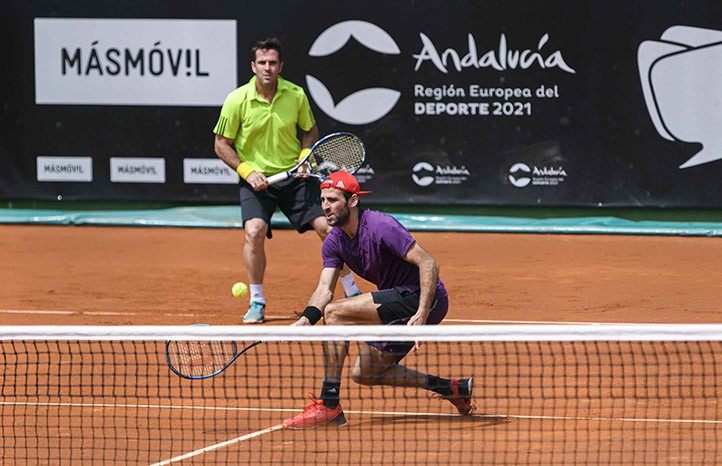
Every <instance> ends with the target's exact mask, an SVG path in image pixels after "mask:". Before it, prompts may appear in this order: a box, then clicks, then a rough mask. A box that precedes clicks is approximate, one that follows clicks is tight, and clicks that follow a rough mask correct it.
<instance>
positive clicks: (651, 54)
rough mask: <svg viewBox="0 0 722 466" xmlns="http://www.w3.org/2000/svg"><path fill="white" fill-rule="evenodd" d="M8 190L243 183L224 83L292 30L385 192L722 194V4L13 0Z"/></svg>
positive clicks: (171, 196) (368, 177) (287, 54)
mask: <svg viewBox="0 0 722 466" xmlns="http://www.w3.org/2000/svg"><path fill="white" fill-rule="evenodd" d="M6 13H7V14H6V15H4V17H3V20H2V21H3V22H4V24H3V26H4V27H3V31H4V32H3V33H2V34H4V36H5V41H4V43H5V44H6V48H7V49H8V50H7V56H8V60H7V62H6V66H8V68H9V69H8V73H7V77H8V80H9V90H10V92H8V93H6V96H4V97H3V99H4V105H3V114H2V133H3V134H2V136H3V137H2V141H0V161H1V162H2V165H1V166H2V169H0V198H3V199H56V198H62V199H88V200H136V201H169V202H221V203H230V202H236V200H237V197H238V189H237V184H238V182H239V178H238V176H237V175H236V174H235V172H234V171H233V170H232V169H230V168H229V167H227V166H226V165H225V164H224V163H223V162H221V161H220V160H219V159H218V158H217V157H216V156H215V153H214V149H213V133H212V130H213V127H214V126H215V123H216V121H217V119H218V115H219V112H220V107H221V105H222V103H223V100H224V99H225V96H226V95H227V94H228V93H229V92H231V91H232V90H233V89H235V88H236V87H238V86H240V85H242V84H244V83H246V82H247V81H248V80H249V79H250V77H251V76H252V74H251V70H250V59H251V57H250V48H251V46H252V45H253V43H254V42H255V41H257V40H259V39H265V38H266V37H270V36H276V37H279V38H280V39H281V41H282V42H283V44H284V57H283V59H284V68H283V72H282V75H283V77H284V78H286V79H288V80H290V81H291V82H294V83H295V84H298V85H300V86H302V87H303V88H304V89H305V91H306V93H307V95H308V97H309V101H310V103H311V107H312V110H313V112H314V115H315V117H316V120H317V124H318V127H319V130H320V133H321V135H325V134H329V133H332V132H336V131H348V132H352V133H355V134H357V135H358V136H359V137H361V139H362V140H363V141H364V143H365V144H366V148H367V161H366V163H365V165H364V166H363V167H362V168H361V169H360V170H359V172H358V173H357V177H358V178H359V180H360V181H361V182H362V183H363V185H364V187H365V188H368V189H370V190H372V191H373V192H374V194H373V196H369V197H368V198H366V199H364V202H366V203H369V204H374V203H388V204H410V205H411V204H417V205H419V204H425V205H472V206H487V205H488V206H492V205H504V206H615V207H645V206H648V207H690V208H703V207H719V206H722V201H721V199H722V197H721V196H720V189H719V187H718V183H717V182H716V181H715V178H716V176H715V174H716V173H717V172H722V160H721V159H722V131H720V130H719V128H720V127H722V66H721V65H720V64H722V19H720V18H722V4H719V3H718V2H712V1H704V0H700V1H698V2H683V1H670V2H664V3H662V4H661V3H660V2H655V1H652V0H646V1H642V0H632V1H622V0H612V1H610V2H604V3H603V4H601V3H598V2H578V1H574V0H551V1H548V2H536V1H531V0H511V1H504V2H501V1H465V0H451V1H449V2H446V3H444V4H443V5H442V4H438V3H433V2H414V1H397V2H390V3H389V2H381V1H376V0H369V1H367V2H363V4H354V3H351V4H345V3H340V2H331V1H328V0H311V1H309V2H303V3H299V2H281V3H279V4H277V5H276V4H274V8H273V11H270V10H269V8H268V7H267V6H264V5H261V4H257V3H245V2H237V3H232V4H229V3H228V2H221V1H216V0H209V1H208V2H205V3H204V4H203V5H202V6H200V5H198V4H197V3H196V2H186V1H176V2H152V3H150V4H148V3H147V2H135V1H130V2H124V3H123V5H118V4H116V3H111V2H104V1H100V2H98V1H96V2H90V1H85V0H82V1H78V2H72V3H70V4H66V3H62V2H44V3H41V4H37V3H34V2H31V3H29V4H28V3H27V2H22V1H20V0H11V1H10V6H9V7H8V8H7V12H6Z"/></svg>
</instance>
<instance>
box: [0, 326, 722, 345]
mask: <svg viewBox="0 0 722 466" xmlns="http://www.w3.org/2000/svg"><path fill="white" fill-rule="evenodd" d="M0 340H93V341H95V340H118V341H122V340H145V341H152V340H237V341H247V340H266V341H292V340H293V341H322V340H332V341H346V340H350V341H378V340H385V341H410V340H414V341H722V324H582V325H577V324H575V325H557V324H555V325H548V324H540V325H529V324H525V325H438V326H437V325H424V326H410V327H407V326H395V325H394V326H381V325H368V326H366V325H359V326H316V327H291V326H265V327H251V326H234V325H218V326H195V325H192V326H175V325H167V326H155V325H147V326H146V325H129V326H93V325H88V326H71V325H49V326H40V325H29V326H23V325H17V326H12V325H10V326H1V327H0Z"/></svg>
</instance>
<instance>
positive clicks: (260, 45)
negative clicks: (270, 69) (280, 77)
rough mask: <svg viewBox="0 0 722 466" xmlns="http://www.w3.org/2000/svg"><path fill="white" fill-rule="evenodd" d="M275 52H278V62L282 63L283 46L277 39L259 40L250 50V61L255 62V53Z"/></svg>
mask: <svg viewBox="0 0 722 466" xmlns="http://www.w3.org/2000/svg"><path fill="white" fill-rule="evenodd" d="M258 50H275V51H276V52H278V61H283V46H282V45H281V41H280V40H278V38H277V37H269V38H267V39H266V40H259V41H258V42H256V43H255V44H254V45H253V47H252V48H251V61H252V62H255V61H256V51H258Z"/></svg>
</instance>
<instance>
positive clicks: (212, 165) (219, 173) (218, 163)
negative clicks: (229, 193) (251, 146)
mask: <svg viewBox="0 0 722 466" xmlns="http://www.w3.org/2000/svg"><path fill="white" fill-rule="evenodd" d="M239 180H240V177H239V176H238V173H236V172H235V171H233V170H231V169H230V168H229V167H228V165H226V164H225V163H223V161H222V160H221V159H183V182H184V183H186V184H238V181H239Z"/></svg>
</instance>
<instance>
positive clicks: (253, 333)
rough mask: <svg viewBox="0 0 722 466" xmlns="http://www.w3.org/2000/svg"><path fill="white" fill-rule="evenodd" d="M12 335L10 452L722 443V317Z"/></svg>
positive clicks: (668, 453) (670, 449)
mask: <svg viewBox="0 0 722 466" xmlns="http://www.w3.org/2000/svg"><path fill="white" fill-rule="evenodd" d="M168 341H170V342H174V343H173V344H172V345H168V344H167V342H168ZM256 341H262V342H263V343H260V344H257V345H255V346H253V347H252V348H250V349H248V351H245V352H244V353H243V354H241V355H240V356H239V354H240V353H241V352H242V351H243V349H244V348H246V346H247V345H250V344H251V343H253V342H256ZM416 342H418V344H419V348H418V349H416V350H415V349H414V348H413V347H414V346H415V343H416ZM0 344H2V354H1V355H0V377H2V384H1V386H0V390H2V397H1V399H0V404H1V407H0V409H2V416H1V419H2V435H1V436H0V449H1V450H2V452H3V453H2V454H3V462H4V463H5V464H145V465H148V464H157V465H161V464H171V463H176V462H181V463H182V464H187V463H193V464H279V463H281V464H290V463H292V464H344V465H346V464H364V465H367V464H381V463H383V464H394V465H402V464H409V465H411V464H413V465H417V464H549V465H552V464H554V465H556V464H560V463H566V464H585V463H594V464H600V463H602V464H609V463H615V464H620V463H621V464H714V463H717V462H718V461H719V459H720V458H722V445H720V444H721V443H722V440H721V439H722V408H721V407H720V399H722V377H721V376H722V325H613V324H610V325H490V326H453V325H443V326H423V327H407V326H378V327H375V326H374V327H366V326H359V327H331V326H316V327H310V328H298V327H285V326H188V327H177V326H166V327H146V326H126V327H122V326H117V327H96V326H88V327H83V326H72V327H70V326H50V327H43V326H28V327H23V326H5V327H0ZM168 348H170V350H168ZM409 349H411V350H410V351H409V352H408V354H407V353H406V351H407V350H409ZM169 351H170V352H171V353H175V352H181V353H183V355H182V358H181V357H179V356H177V355H175V354H167V353H168V352H169ZM171 364H177V365H179V366H180V367H181V368H183V369H184V370H186V369H188V370H196V369H197V368H198V367H200V366H204V365H208V364H214V365H216V366H218V367H221V369H222V370H220V371H219V372H218V373H217V375H213V376H210V377H206V378H196V379H192V378H185V377H181V376H179V375H178V374H177V373H176V372H174V371H173V370H171V367H170V365H171ZM216 366H214V367H216ZM197 372H198V373H202V371H197ZM184 461H187V463H183V462H184Z"/></svg>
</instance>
